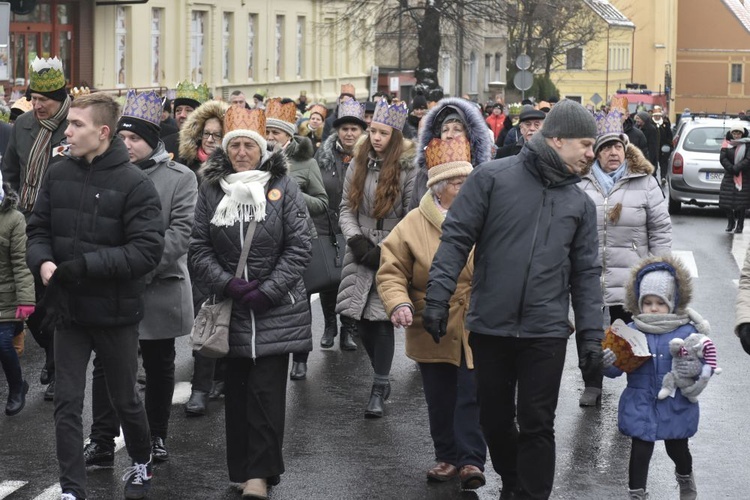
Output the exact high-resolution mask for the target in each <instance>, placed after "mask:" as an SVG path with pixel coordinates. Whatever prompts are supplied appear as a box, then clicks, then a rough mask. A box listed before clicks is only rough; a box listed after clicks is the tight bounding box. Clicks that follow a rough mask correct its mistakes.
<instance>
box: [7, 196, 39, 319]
mask: <svg viewBox="0 0 750 500" xmlns="http://www.w3.org/2000/svg"><path fill="white" fill-rule="evenodd" d="M3 191H4V192H5V198H3V201H2V204H0V321H3V322H4V321H16V307H17V306H18V305H34V303H35V295H34V278H33V277H32V275H31V271H29V268H28V267H27V266H26V219H25V218H24V216H23V215H22V214H21V212H19V211H18V209H17V206H18V195H16V193H15V192H14V191H13V190H11V189H10V186H9V185H8V184H5V185H4V186H3Z"/></svg>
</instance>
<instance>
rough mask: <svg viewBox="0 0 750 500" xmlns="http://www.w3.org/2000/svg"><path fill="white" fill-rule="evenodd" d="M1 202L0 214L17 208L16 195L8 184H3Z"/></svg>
mask: <svg viewBox="0 0 750 500" xmlns="http://www.w3.org/2000/svg"><path fill="white" fill-rule="evenodd" d="M3 193H4V196H3V201H2V203H0V212H7V211H9V210H15V209H17V208H18V194H17V193H16V192H15V191H13V188H11V187H10V184H8V183H7V182H3Z"/></svg>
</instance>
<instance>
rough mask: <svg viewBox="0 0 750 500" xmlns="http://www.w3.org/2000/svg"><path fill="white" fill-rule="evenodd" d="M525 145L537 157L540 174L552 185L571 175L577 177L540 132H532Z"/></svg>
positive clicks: (567, 178)
mask: <svg viewBox="0 0 750 500" xmlns="http://www.w3.org/2000/svg"><path fill="white" fill-rule="evenodd" d="M526 147H527V148H529V149H530V150H531V151H533V152H534V153H536V155H537V156H538V157H539V164H540V166H541V174H542V176H543V177H544V178H545V179H547V180H548V181H549V182H550V184H551V185H552V186H554V185H555V184H560V183H561V182H563V181H566V180H569V179H571V177H575V178H576V179H578V176H577V175H575V174H571V173H570V171H569V170H568V167H567V166H566V165H565V163H563V161H562V159H561V158H560V155H558V154H557V152H556V151H555V150H554V149H552V147H551V146H550V145H549V144H547V141H546V140H544V136H542V134H541V133H537V134H534V135H533V136H532V137H531V139H530V140H529V141H528V142H527V143H526Z"/></svg>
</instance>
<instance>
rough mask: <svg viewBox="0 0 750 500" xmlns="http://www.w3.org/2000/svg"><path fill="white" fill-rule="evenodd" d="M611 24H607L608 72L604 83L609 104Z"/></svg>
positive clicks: (605, 96)
mask: <svg viewBox="0 0 750 500" xmlns="http://www.w3.org/2000/svg"><path fill="white" fill-rule="evenodd" d="M609 28H610V26H609V23H607V71H606V73H605V75H606V76H605V80H606V81H605V82H604V99H605V102H609Z"/></svg>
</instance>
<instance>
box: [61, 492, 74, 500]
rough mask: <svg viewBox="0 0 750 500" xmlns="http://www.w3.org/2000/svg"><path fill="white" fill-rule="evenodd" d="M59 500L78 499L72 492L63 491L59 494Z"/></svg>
mask: <svg viewBox="0 0 750 500" xmlns="http://www.w3.org/2000/svg"><path fill="white" fill-rule="evenodd" d="M60 500H78V497H77V496H75V495H74V494H73V493H63V494H62V495H61V496H60Z"/></svg>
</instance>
